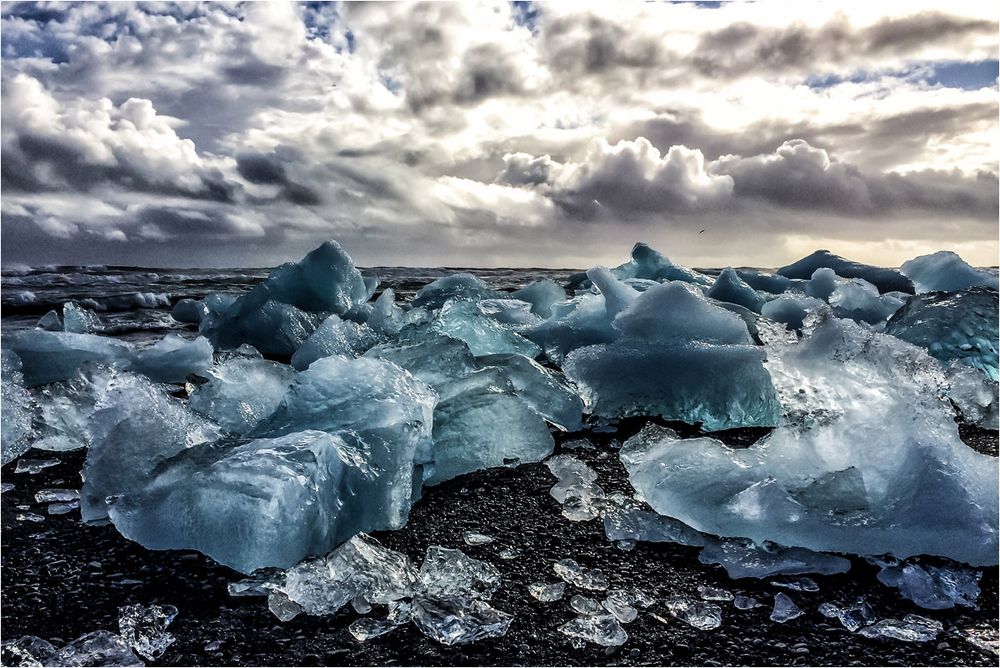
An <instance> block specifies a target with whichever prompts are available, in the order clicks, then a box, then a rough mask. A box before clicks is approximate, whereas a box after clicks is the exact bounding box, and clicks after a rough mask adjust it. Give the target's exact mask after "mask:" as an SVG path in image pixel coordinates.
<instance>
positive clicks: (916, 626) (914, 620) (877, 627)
mask: <svg viewBox="0 0 1000 668" xmlns="http://www.w3.org/2000/svg"><path fill="white" fill-rule="evenodd" d="M942 630H944V626H943V625H942V624H941V622H939V621H937V620H935V619H928V618H927V617H921V616H920V615H906V616H905V617H903V619H902V621H900V620H898V619H883V620H880V621H878V622H875V623H874V624H872V625H871V626H866V627H865V628H863V629H861V630H860V631H858V635H862V636H864V637H866V638H889V639H892V640H902V641H904V642H928V641H931V640H934V639H935V638H937V637H938V634H940V633H941V631H942Z"/></svg>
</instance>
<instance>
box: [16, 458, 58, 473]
mask: <svg viewBox="0 0 1000 668" xmlns="http://www.w3.org/2000/svg"><path fill="white" fill-rule="evenodd" d="M58 464H59V460H58V459H21V460H18V462H17V466H16V467H14V473H27V474H28V475H34V474H36V473H41V472H42V471H43V470H44V469H47V468H49V467H50V466H58Z"/></svg>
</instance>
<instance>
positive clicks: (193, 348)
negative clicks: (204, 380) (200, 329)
mask: <svg viewBox="0 0 1000 668" xmlns="http://www.w3.org/2000/svg"><path fill="white" fill-rule="evenodd" d="M214 352H215V351H214V350H213V349H212V344H211V343H209V342H208V339H206V338H205V337H203V336H199V337H198V338H196V339H194V340H193V341H188V340H187V339H184V338H182V337H180V336H177V335H176V334H167V335H166V336H164V337H163V338H162V339H160V340H159V341H157V342H156V343H155V344H154V345H152V346H150V347H149V348H144V349H142V350H138V351H137V352H136V353H135V357H134V358H133V359H132V364H131V365H130V366H129V369H130V370H131V371H135V372H136V373H141V374H142V375H144V376H146V377H147V378H149V379H150V380H152V381H154V382H157V383H182V382H184V379H185V378H187V376H188V375H189V374H197V375H203V374H204V373H205V371H206V370H207V369H208V368H210V367H211V366H212V362H213V353H214Z"/></svg>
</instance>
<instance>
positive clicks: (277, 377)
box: [188, 357, 295, 434]
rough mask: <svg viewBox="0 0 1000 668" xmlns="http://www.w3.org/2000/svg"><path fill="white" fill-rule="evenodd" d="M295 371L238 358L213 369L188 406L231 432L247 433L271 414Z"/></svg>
mask: <svg viewBox="0 0 1000 668" xmlns="http://www.w3.org/2000/svg"><path fill="white" fill-rule="evenodd" d="M294 373H295V372H294V371H293V370H292V369H291V367H288V366H286V365H284V364H279V363H278V362H271V361H268V360H264V359H255V358H252V357H251V358H247V357H234V358H233V359H230V360H227V361H225V362H222V363H221V364H218V365H216V366H214V367H212V368H211V369H209V370H208V371H207V372H206V373H205V375H206V376H207V377H208V382H206V383H203V384H201V385H198V386H197V388H195V390H194V392H192V393H191V396H190V398H189V399H188V406H189V407H190V408H191V409H193V410H194V411H197V412H198V413H201V414H202V415H204V416H206V417H208V418H210V419H212V420H214V421H215V422H216V423H217V424H218V425H219V426H221V427H222V428H223V429H225V430H226V431H228V432H229V433H231V434H247V433H249V432H250V431H252V430H253V429H254V428H255V427H256V426H257V425H258V424H259V423H260V422H261V421H262V420H264V419H265V418H267V417H269V416H270V415H271V414H272V413H274V411H275V410H277V408H278V406H279V405H280V404H281V401H282V399H284V397H285V392H286V391H287V390H288V386H289V384H290V383H291V382H292V376H293V375H294Z"/></svg>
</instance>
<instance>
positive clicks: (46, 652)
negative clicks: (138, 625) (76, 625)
mask: <svg viewBox="0 0 1000 668" xmlns="http://www.w3.org/2000/svg"><path fill="white" fill-rule="evenodd" d="M2 649H3V665H5V666H144V665H146V664H144V663H143V662H142V660H141V659H140V658H139V657H137V656H136V655H135V654H133V653H132V650H131V648H130V647H129V645H128V643H127V642H126V641H125V639H124V638H122V637H121V636H119V635H117V634H114V633H112V632H111V631H104V630H101V631H93V632H91V633H87V634H85V635H82V636H80V637H79V638H77V639H76V640H74V641H73V642H71V643H68V644H66V645H64V646H63V647H60V648H58V649H57V648H56V647H54V646H53V645H52V644H51V643H49V642H48V641H47V640H43V639H41V638H39V637H37V636H22V637H20V638H18V639H16V640H8V641H5V642H4V643H3V647H2Z"/></svg>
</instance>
